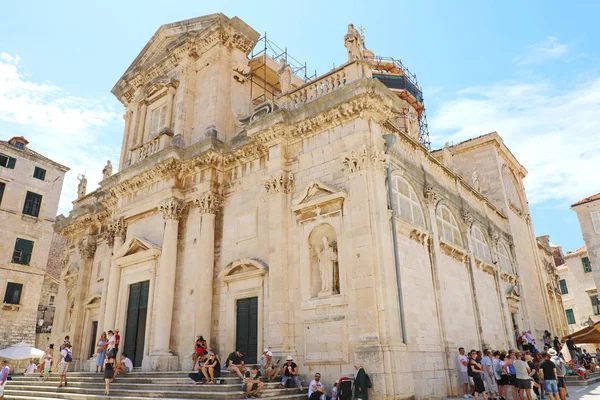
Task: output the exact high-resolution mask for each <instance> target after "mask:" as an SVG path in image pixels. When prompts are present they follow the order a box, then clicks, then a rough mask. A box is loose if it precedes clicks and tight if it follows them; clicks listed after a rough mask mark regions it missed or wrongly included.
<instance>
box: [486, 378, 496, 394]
mask: <svg viewBox="0 0 600 400" xmlns="http://www.w3.org/2000/svg"><path fill="white" fill-rule="evenodd" d="M483 381H484V383H485V386H486V388H487V389H486V392H488V393H498V384H497V383H496V378H495V377H491V376H489V375H488V374H485V375H484V377H483Z"/></svg>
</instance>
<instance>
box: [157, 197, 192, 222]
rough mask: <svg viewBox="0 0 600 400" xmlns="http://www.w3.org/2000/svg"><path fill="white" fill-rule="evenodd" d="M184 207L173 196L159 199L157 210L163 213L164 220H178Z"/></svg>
mask: <svg viewBox="0 0 600 400" xmlns="http://www.w3.org/2000/svg"><path fill="white" fill-rule="evenodd" d="M184 208H185V206H184V204H183V202H182V201H181V200H179V199H177V198H175V197H171V198H169V199H166V200H163V201H161V202H160V204H159V206H158V210H159V211H160V212H161V213H162V214H163V218H164V219H165V220H168V219H174V220H179V217H181V213H182V212H183V209H184Z"/></svg>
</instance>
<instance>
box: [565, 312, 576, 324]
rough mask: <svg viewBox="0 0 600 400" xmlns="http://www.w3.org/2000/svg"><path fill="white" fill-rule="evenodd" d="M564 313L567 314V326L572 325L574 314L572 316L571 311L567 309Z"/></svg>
mask: <svg viewBox="0 0 600 400" xmlns="http://www.w3.org/2000/svg"><path fill="white" fill-rule="evenodd" d="M565 312H566V313H567V322H568V323H569V325H573V324H574V323H575V314H573V310H572V309H568V310H565Z"/></svg>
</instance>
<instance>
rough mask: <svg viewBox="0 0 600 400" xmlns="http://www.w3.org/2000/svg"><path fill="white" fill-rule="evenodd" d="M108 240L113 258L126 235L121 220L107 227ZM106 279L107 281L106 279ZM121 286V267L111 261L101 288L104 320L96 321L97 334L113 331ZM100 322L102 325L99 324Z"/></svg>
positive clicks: (124, 226)
mask: <svg viewBox="0 0 600 400" xmlns="http://www.w3.org/2000/svg"><path fill="white" fill-rule="evenodd" d="M108 229H109V232H110V233H109V238H107V242H109V243H110V242H112V243H113V256H114V254H115V253H116V252H117V251H118V250H119V249H120V248H121V246H123V243H124V242H125V236H126V234H127V225H126V223H125V221H124V220H123V218H120V219H116V220H115V221H113V222H112V223H111V224H110V226H109V228H108ZM107 278H108V279H107ZM120 284H121V267H119V265H117V262H116V260H115V259H111V264H110V269H109V273H108V277H105V278H104V286H103V287H102V300H101V302H100V307H101V309H102V307H104V310H105V311H104V313H103V314H104V318H103V320H102V321H98V330H99V332H103V331H104V332H106V331H108V330H110V329H115V328H116V326H115V318H116V315H117V301H118V296H119V286H120ZM100 322H102V323H100Z"/></svg>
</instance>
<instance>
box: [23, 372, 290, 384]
mask: <svg viewBox="0 0 600 400" xmlns="http://www.w3.org/2000/svg"><path fill="white" fill-rule="evenodd" d="M12 379H13V382H41V381H42V378H40V377H39V376H35V375H33V376H24V377H23V376H15V377H13V378H12ZM67 379H68V381H69V383H76V382H97V381H102V382H104V381H103V379H104V376H103V375H102V374H100V373H98V374H96V375H90V376H72V375H71V374H67ZM218 379H221V380H223V381H225V383H227V384H236V383H240V384H241V382H242V380H241V379H240V378H239V377H237V376H227V377H221V378H218ZM58 380H59V376H58V374H52V375H50V376H49V377H48V382H58ZM120 381H124V382H137V383H146V384H152V383H156V384H158V383H161V384H167V385H176V384H186V383H190V382H191V380H190V378H189V377H188V376H187V375H181V376H176V377H175V376H174V377H140V376H136V375H133V376H132V375H131V374H127V375H119V376H118V377H117V382H120ZM278 381H279V380H278Z"/></svg>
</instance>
